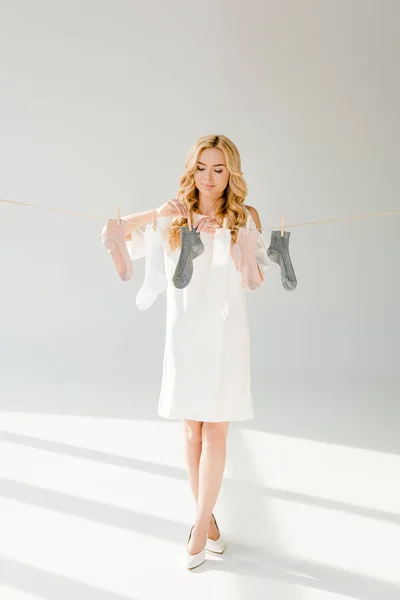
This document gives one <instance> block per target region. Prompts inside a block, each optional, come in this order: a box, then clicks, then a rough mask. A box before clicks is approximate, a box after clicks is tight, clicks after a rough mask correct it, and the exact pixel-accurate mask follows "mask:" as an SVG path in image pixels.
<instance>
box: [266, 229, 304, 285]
mask: <svg viewBox="0 0 400 600" xmlns="http://www.w3.org/2000/svg"><path fill="white" fill-rule="evenodd" d="M289 238H290V231H284V232H283V236H282V235H281V232H280V231H271V244H270V246H269V248H268V250H267V255H268V256H269V258H270V259H271V260H273V261H274V262H276V263H277V264H278V265H280V267H281V281H282V285H283V287H284V288H285V290H287V291H288V292H289V291H291V290H294V289H295V287H296V285H297V280H296V276H295V274H294V270H293V265H292V261H291V260H290V256H289Z"/></svg>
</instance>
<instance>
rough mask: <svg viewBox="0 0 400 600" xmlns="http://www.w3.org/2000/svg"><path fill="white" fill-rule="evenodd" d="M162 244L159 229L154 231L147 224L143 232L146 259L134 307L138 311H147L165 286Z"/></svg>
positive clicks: (150, 224) (151, 225)
mask: <svg viewBox="0 0 400 600" xmlns="http://www.w3.org/2000/svg"><path fill="white" fill-rule="evenodd" d="M162 242H163V237H162V233H161V231H160V230H159V229H156V231H154V230H153V224H152V223H148V224H147V225H146V229H145V232H144V246H145V257H146V267H145V275H144V282H143V285H142V287H141V288H140V290H139V291H138V293H137V296H136V306H137V307H138V308H139V310H147V309H148V308H149V307H150V306H151V305H152V304H153V302H154V300H155V299H156V298H157V296H158V295H159V294H161V293H162V292H163V291H164V290H165V288H166V286H167V279H166V277H165V270H164V251H163V248H162Z"/></svg>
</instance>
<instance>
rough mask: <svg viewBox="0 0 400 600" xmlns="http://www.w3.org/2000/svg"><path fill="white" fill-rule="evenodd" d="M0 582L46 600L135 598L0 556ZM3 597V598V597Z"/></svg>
mask: <svg viewBox="0 0 400 600" xmlns="http://www.w3.org/2000/svg"><path fill="white" fill-rule="evenodd" d="M0 581H1V582H2V583H4V585H6V586H8V587H10V588H14V589H18V590H24V591H25V592H29V593H31V594H36V595H38V596H40V597H41V598H48V599H49V600H55V598H57V600H72V599H73V598H76V599H78V598H79V599H80V598H82V599H83V598H84V600H139V598H136V599H135V598H133V597H132V596H125V595H121V594H116V593H115V592H111V591H107V590H105V589H102V588H97V587H95V586H92V585H89V584H87V583H84V582H82V581H77V580H76V579H71V578H70V577H66V576H65V575H56V574H54V573H50V572H49V571H44V570H42V569H38V568H37V567H33V566H31V565H27V564H25V563H22V562H19V561H16V560H12V559H9V558H4V557H2V556H0ZM4 600H6V598H4Z"/></svg>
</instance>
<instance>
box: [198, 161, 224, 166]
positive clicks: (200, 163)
mask: <svg viewBox="0 0 400 600" xmlns="http://www.w3.org/2000/svg"><path fill="white" fill-rule="evenodd" d="M197 162H198V163H199V165H204V166H205V167H206V166H207V165H206V164H204V163H202V162H200V161H199V160H198V161H197ZM213 167H226V165H223V164H221V163H220V164H219V165H213Z"/></svg>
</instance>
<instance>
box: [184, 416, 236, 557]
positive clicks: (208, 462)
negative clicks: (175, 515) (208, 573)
mask: <svg viewBox="0 0 400 600" xmlns="http://www.w3.org/2000/svg"><path fill="white" fill-rule="evenodd" d="M228 427H229V422H228V421H221V422H218V423H211V422H203V424H202V427H201V435H202V449H201V455H200V462H199V476H198V483H197V489H198V492H197V493H198V501H197V516H196V521H195V525H194V528H193V531H192V536H191V538H190V542H189V546H188V550H189V553H190V554H197V553H198V552H200V551H201V550H202V549H203V548H204V545H205V543H206V538H207V533H208V529H209V526H210V520H211V515H212V512H213V509H214V506H215V503H216V501H217V498H218V494H219V491H220V488H221V483H222V477H223V474H224V469H225V462H226V436H227V434H228Z"/></svg>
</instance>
